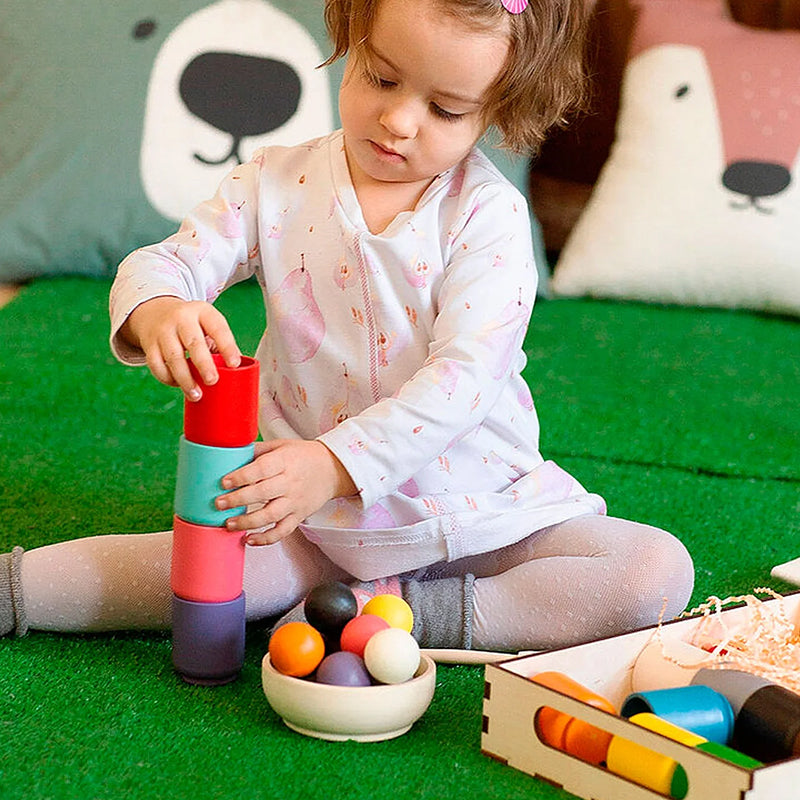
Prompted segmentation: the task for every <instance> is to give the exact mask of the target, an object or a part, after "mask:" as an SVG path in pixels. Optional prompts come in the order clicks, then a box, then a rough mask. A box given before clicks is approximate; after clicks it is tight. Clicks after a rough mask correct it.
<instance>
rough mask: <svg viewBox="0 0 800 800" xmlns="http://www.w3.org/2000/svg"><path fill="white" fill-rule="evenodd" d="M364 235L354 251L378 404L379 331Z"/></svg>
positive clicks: (371, 378) (371, 380) (372, 385)
mask: <svg viewBox="0 0 800 800" xmlns="http://www.w3.org/2000/svg"><path fill="white" fill-rule="evenodd" d="M361 236H362V234H360V233H357V234H356V236H355V239H354V240H353V250H354V251H355V254H356V261H357V262H358V280H359V285H360V287H361V300H362V302H363V303H364V320H365V322H366V323H367V337H368V341H369V386H370V391H371V392H372V399H373V401H374V402H376V403H377V402H378V401H379V400H380V399H381V397H382V394H381V383H380V377H379V375H378V329H377V325H376V323H375V311H374V309H373V306H372V294H371V293H370V289H369V272H368V269H367V260H366V258H365V256H364V250H363V248H362V247H361Z"/></svg>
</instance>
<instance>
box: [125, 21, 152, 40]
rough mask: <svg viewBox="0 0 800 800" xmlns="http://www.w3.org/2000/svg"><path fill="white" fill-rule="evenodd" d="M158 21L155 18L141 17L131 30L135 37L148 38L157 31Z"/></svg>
mask: <svg viewBox="0 0 800 800" xmlns="http://www.w3.org/2000/svg"><path fill="white" fill-rule="evenodd" d="M157 27H158V23H156V21H155V20H154V19H149V18H148V19H140V20H139V21H138V22H137V23H136V24H135V25H134V26H133V30H132V31H131V36H133V38H134V39H147V38H149V37H150V36H152V35H153V34H154V33H155V32H156V28H157Z"/></svg>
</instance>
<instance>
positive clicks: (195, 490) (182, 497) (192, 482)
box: [175, 436, 255, 527]
mask: <svg viewBox="0 0 800 800" xmlns="http://www.w3.org/2000/svg"><path fill="white" fill-rule="evenodd" d="M254 453H255V443H251V444H249V445H246V446H244V447H212V446H210V445H206V444H198V443H197V442H190V441H189V440H188V439H187V438H186V437H185V436H181V439H180V444H179V447H178V470H177V477H176V480H175V513H176V514H177V515H178V516H179V517H180V518H181V519H185V520H186V521H187V522H193V523H195V524H196V525H209V526H212V527H222V526H223V525H225V520H227V519H229V518H230V517H235V516H238V515H239V514H243V513H244V512H245V510H246V509H245V507H244V506H239V507H237V508H226V509H225V510H224V511H220V510H219V509H218V508H217V507H216V505H215V504H214V501H215V500H216V498H217V497H219V495H221V494H224V490H223V488H222V483H221V481H222V478H224V477H225V475H227V474H228V473H229V472H232V471H233V470H235V469H238V468H239V467H243V466H244V465H245V464H248V463H250V462H251V461H252V460H253V455H254Z"/></svg>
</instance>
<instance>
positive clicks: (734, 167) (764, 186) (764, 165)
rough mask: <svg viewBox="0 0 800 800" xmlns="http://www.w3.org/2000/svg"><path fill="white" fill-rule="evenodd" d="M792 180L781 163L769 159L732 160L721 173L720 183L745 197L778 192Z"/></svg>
mask: <svg viewBox="0 0 800 800" xmlns="http://www.w3.org/2000/svg"><path fill="white" fill-rule="evenodd" d="M791 182H792V174H791V173H790V172H789V170H788V169H786V167H784V166H783V165H782V164H774V163H771V162H769V161H734V162H733V163H732V164H729V165H728V167H727V168H726V169H725V172H723V173H722V185H723V186H725V188H726V189H730V190H731V191H732V192H738V193H739V194H743V195H746V196H747V197H768V196H770V195H773V194H779V193H780V192H782V191H783V190H784V189H785V188H786V187H787V186H788V185H789V184H790V183H791Z"/></svg>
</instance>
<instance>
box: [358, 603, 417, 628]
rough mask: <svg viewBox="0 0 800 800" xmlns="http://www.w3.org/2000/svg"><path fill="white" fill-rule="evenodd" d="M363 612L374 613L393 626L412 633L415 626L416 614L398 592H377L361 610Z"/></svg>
mask: <svg viewBox="0 0 800 800" xmlns="http://www.w3.org/2000/svg"><path fill="white" fill-rule="evenodd" d="M361 613H362V614H374V615H375V616H376V617H382V618H383V619H385V620H386V621H387V622H388V623H389V626H390V627H392V628H402V629H403V630H404V631H407V632H408V633H411V629H412V628H413V627H414V614H413V613H412V611H411V606H410V605H409V604H408V603H406V601H405V600H403V598H402V597H398V596H397V595H396V594H377V595H375V597H373V598H372V599H371V600H369V601H368V602H367V603H366V605H365V606H364V608H363V609H362V611H361Z"/></svg>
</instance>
